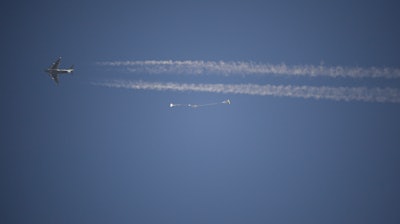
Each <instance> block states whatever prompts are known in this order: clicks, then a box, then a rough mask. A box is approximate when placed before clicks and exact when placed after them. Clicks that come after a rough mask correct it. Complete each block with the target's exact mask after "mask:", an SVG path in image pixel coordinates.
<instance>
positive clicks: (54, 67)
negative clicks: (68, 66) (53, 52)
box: [50, 57, 61, 69]
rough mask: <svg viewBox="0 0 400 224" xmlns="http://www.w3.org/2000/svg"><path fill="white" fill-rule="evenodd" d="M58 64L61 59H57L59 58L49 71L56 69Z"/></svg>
mask: <svg viewBox="0 0 400 224" xmlns="http://www.w3.org/2000/svg"><path fill="white" fill-rule="evenodd" d="M60 62H61V57H59V58H58V59H57V61H56V62H54V63H53V64H52V65H51V66H50V69H57V68H58V66H59V65H60Z"/></svg>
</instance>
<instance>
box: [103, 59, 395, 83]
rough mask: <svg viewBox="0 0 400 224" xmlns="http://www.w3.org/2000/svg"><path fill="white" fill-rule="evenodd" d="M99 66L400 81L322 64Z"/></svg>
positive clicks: (370, 70)
mask: <svg viewBox="0 0 400 224" xmlns="http://www.w3.org/2000/svg"><path fill="white" fill-rule="evenodd" d="M97 64H98V65H102V66H113V67H124V68H126V69H127V70H128V71H130V72H133V73H148V74H171V73H174V74H187V75H202V74H222V75H231V74H240V75H291V76H310V77H331V78H335V77H344V78H387V79H395V78H400V68H390V67H381V68H379V67H367V68H363V67H344V66H325V65H319V66H315V65H293V66H289V65H286V64H284V63H282V64H269V63H255V62H244V61H202V60H198V61H196V60H194V61H190V60H188V61H172V60H165V61H162V60H160V61H157V60H147V61H106V62H98V63H97Z"/></svg>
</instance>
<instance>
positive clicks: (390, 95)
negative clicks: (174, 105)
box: [92, 80, 400, 103]
mask: <svg viewBox="0 0 400 224" xmlns="http://www.w3.org/2000/svg"><path fill="white" fill-rule="evenodd" d="M92 84H93V85H98V86H105V87H113V88H126V89H136V90H158V91H166V90H170V91H181V92H184V91H195V92H211V93H224V94H246V95H258V96H279V97H283V96H284V97H294V98H304V99H328V100H336V101H364V102H380V103H400V91H399V90H398V89H393V88H367V87H327V86H320V87H315V86H293V85H256V84H193V83H173V82H165V83H164V82H143V81H137V82H133V81H121V80H114V81H108V82H97V83H92Z"/></svg>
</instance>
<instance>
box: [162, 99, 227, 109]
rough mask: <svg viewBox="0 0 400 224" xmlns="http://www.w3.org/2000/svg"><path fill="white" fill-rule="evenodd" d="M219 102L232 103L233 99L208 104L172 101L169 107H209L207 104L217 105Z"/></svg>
mask: <svg viewBox="0 0 400 224" xmlns="http://www.w3.org/2000/svg"><path fill="white" fill-rule="evenodd" d="M218 104H231V101H230V100H229V99H227V100H224V101H222V102H218V103H207V104H174V103H170V104H169V107H191V108H197V107H207V106H215V105H218Z"/></svg>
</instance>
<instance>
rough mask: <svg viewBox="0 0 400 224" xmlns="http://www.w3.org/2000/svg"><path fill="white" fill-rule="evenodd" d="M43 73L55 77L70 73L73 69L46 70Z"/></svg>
mask: <svg viewBox="0 0 400 224" xmlns="http://www.w3.org/2000/svg"><path fill="white" fill-rule="evenodd" d="M45 71H46V72H47V73H49V74H51V75H57V74H66V73H67V74H69V73H72V72H73V71H74V69H46V70H45Z"/></svg>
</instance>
